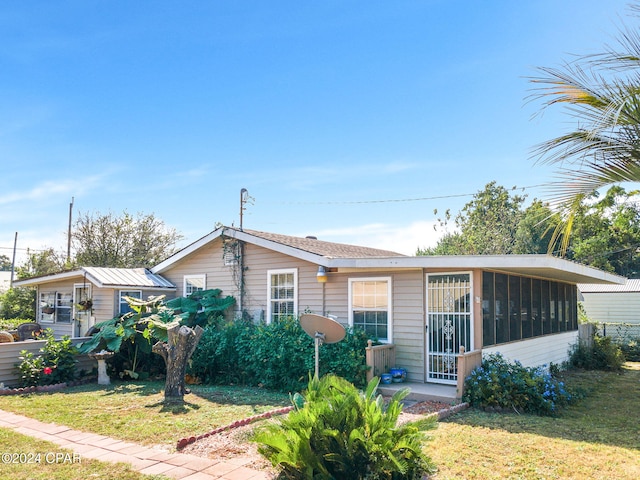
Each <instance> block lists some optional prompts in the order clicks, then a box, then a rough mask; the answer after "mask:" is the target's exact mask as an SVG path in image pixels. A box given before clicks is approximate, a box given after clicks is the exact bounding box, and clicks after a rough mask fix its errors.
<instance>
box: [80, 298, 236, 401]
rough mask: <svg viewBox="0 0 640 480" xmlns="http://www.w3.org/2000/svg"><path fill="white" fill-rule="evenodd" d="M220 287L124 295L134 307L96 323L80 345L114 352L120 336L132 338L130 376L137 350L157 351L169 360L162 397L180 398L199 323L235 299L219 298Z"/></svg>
mask: <svg viewBox="0 0 640 480" xmlns="http://www.w3.org/2000/svg"><path fill="white" fill-rule="evenodd" d="M220 293H221V291H220V290H219V289H215V290H205V291H199V292H195V293H194V294H192V295H190V296H189V297H180V298H176V299H172V300H169V301H167V302H165V301H164V295H162V296H158V297H149V298H148V299H147V300H141V299H137V298H131V297H127V298H126V300H127V302H128V303H129V306H130V307H131V309H132V311H131V312H129V313H126V314H124V315H122V316H120V317H116V318H113V319H111V320H107V321H106V322H101V323H98V324H96V325H95V328H96V329H98V332H97V333H95V334H94V336H93V338H92V339H91V340H89V341H87V342H85V343H83V344H82V346H81V347H80V351H81V352H82V353H89V352H92V351H96V350H100V349H106V350H109V351H112V352H118V351H119V350H120V348H121V346H122V344H123V342H125V341H128V342H131V343H133V345H134V346H135V347H134V351H135V354H134V359H133V361H132V368H131V370H127V373H128V374H129V375H130V376H131V377H132V378H136V376H135V374H136V372H135V368H136V359H137V354H138V351H139V350H143V351H145V352H151V351H152V352H153V353H156V354H158V355H160V356H161V357H162V358H163V359H164V361H165V363H166V366H167V377H166V383H165V401H166V402H170V403H173V402H175V403H181V402H182V401H183V397H184V394H185V393H186V387H185V380H184V376H185V371H186V368H187V362H188V361H189V358H190V357H191V355H192V354H193V351H194V350H195V348H196V346H197V344H198V342H199V340H200V337H201V335H202V333H203V331H204V330H203V328H202V326H201V325H207V324H208V323H209V322H212V321H214V319H215V318H216V317H217V316H219V315H221V314H222V313H223V312H224V310H226V309H227V308H229V307H230V306H232V305H233V304H234V303H235V299H234V298H233V297H225V298H219V295H220Z"/></svg>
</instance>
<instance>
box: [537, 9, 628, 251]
mask: <svg viewBox="0 0 640 480" xmlns="http://www.w3.org/2000/svg"><path fill="white" fill-rule="evenodd" d="M631 8H632V9H633V10H635V11H636V12H638V11H640V6H639V5H632V7H631ZM617 43H618V45H617V47H616V48H614V47H609V46H607V47H605V49H604V51H603V52H601V53H597V54H591V55H583V56H580V57H577V58H576V60H574V61H572V62H570V63H566V64H565V65H564V66H563V67H562V68H546V67H542V68H540V69H539V70H540V72H541V76H539V77H535V78H532V79H531V81H532V82H533V83H534V84H535V85H536V89H535V91H534V94H533V98H534V99H538V100H541V101H542V102H543V106H542V109H543V110H544V109H547V108H550V107H553V106H563V107H565V111H566V112H567V113H568V114H569V116H570V117H573V118H574V119H575V120H576V123H575V128H574V129H573V130H572V131H569V132H568V133H565V134H563V135H560V136H558V137H555V138H552V139H551V140H547V141H545V142H544V143H542V144H540V145H539V146H538V147H536V149H535V151H534V155H535V157H536V158H537V159H538V161H539V162H541V163H543V164H554V165H559V166H560V168H559V171H558V177H559V179H560V180H559V181H558V182H555V183H552V184H551V185H550V186H551V188H552V200H553V201H554V203H556V204H557V205H558V206H559V207H560V209H561V210H562V211H563V212H564V215H563V220H564V221H563V223H562V224H561V225H559V227H558V228H557V229H556V231H555V234H554V238H553V242H552V244H551V245H550V247H549V249H550V250H552V249H553V248H554V245H556V244H558V243H559V244H560V246H561V251H562V252H566V251H567V249H568V246H569V236H570V233H571V231H572V227H573V222H574V220H575V215H576V212H577V209H578V208H579V206H580V204H581V202H582V201H583V199H584V198H586V197H587V196H589V195H590V194H591V193H592V192H593V191H595V190H599V189H601V188H603V187H606V186H608V185H612V184H617V183H620V182H638V181H640V151H639V150H638V148H637V145H638V144H639V143H640V75H638V72H639V70H640V33H639V32H638V31H637V30H636V29H632V28H629V27H625V26H623V27H622V28H620V29H619V36H618V39H617Z"/></svg>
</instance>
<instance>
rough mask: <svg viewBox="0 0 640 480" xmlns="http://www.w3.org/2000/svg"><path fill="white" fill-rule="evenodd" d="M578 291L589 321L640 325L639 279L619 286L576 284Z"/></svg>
mask: <svg viewBox="0 0 640 480" xmlns="http://www.w3.org/2000/svg"><path fill="white" fill-rule="evenodd" d="M578 290H579V292H580V295H581V300H582V302H583V306H584V309H585V312H586V314H587V316H588V317H589V319H590V320H592V321H594V322H598V323H630V324H636V325H640V279H627V280H626V281H625V283H623V284H621V285H606V284H578Z"/></svg>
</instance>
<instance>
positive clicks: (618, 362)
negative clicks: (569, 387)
mask: <svg viewBox="0 0 640 480" xmlns="http://www.w3.org/2000/svg"><path fill="white" fill-rule="evenodd" d="M624 362H625V357H624V354H623V353H622V350H621V349H620V347H619V346H618V345H616V344H615V343H614V342H613V341H612V339H611V337H600V336H597V335H596V336H594V337H593V345H592V346H590V347H589V346H587V345H585V343H584V342H580V343H578V344H576V345H574V346H573V347H572V349H571V352H570V355H569V365H571V366H572V367H575V368H584V369H585V370H621V369H622V365H624Z"/></svg>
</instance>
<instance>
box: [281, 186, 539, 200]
mask: <svg viewBox="0 0 640 480" xmlns="http://www.w3.org/2000/svg"><path fill="white" fill-rule="evenodd" d="M546 186H549V184H546V183H544V184H540V185H529V186H527V187H517V186H514V187H512V188H511V190H526V189H528V188H537V187H546ZM478 193H479V192H473V193H458V194H452V195H438V196H434V197H416V198H391V199H386V200H345V201H323V202H281V204H283V205H359V204H372V203H401V202H423V201H426V200H442V199H445V198H459V197H473V196H474V195H477V194H478Z"/></svg>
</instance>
